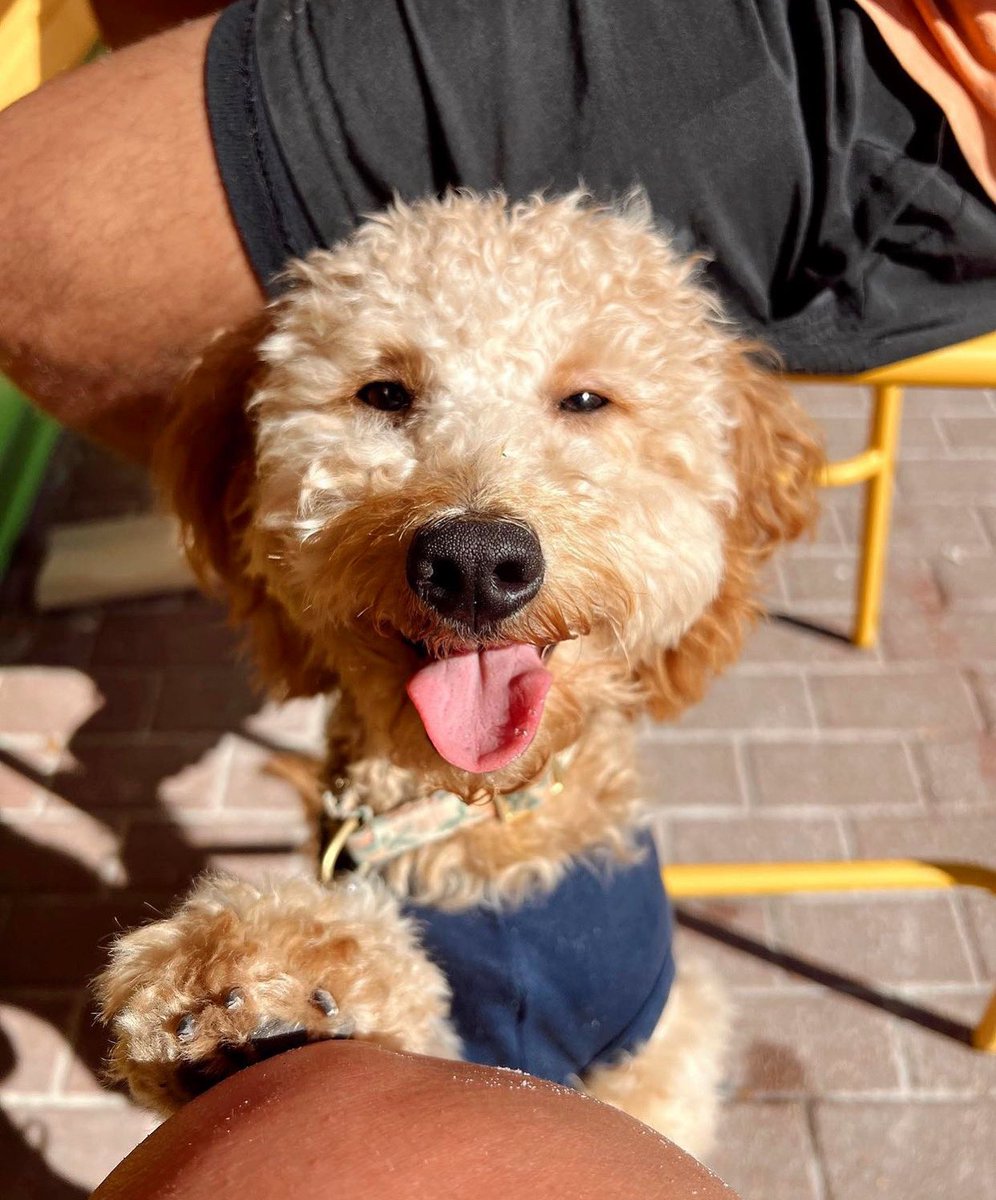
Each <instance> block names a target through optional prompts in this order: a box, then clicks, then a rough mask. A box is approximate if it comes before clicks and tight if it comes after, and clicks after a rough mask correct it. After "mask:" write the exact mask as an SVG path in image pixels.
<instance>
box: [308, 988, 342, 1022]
mask: <svg viewBox="0 0 996 1200" xmlns="http://www.w3.org/2000/svg"><path fill="white" fill-rule="evenodd" d="M311 1003H312V1004H313V1005H314V1006H315V1007H316V1008H320V1009H321V1010H322V1012H323V1013H324V1014H325V1015H326V1016H327V1017H334V1016H336V1015H337V1014H338V1012H339V1005H338V1004H336V1002H335V997H334V996H333V995H332V993H331V992H327V991H326V990H325V988H315V990H314V991H313V992H312V993H311Z"/></svg>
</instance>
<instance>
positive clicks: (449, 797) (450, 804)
mask: <svg viewBox="0 0 996 1200" xmlns="http://www.w3.org/2000/svg"><path fill="white" fill-rule="evenodd" d="M568 759H569V754H567V753H565V754H560V755H557V756H555V757H554V759H553V760H552V762H551V763H550V765H549V767H547V769H546V770H545V771H544V772H543V774H542V775H541V776H540V777H539V779H538V780H537V781H536V782H535V783H534V784H533V785H532V786H531V787H528V788H523V789H522V790H520V791H517V792H505V793H504V794H497V793H494V794H492V793H490V792H484V791H482V792H481V794H480V796H479V797H475V798H474V799H472V800H470V801H467V800H465V799H464V798H463V797H462V796H458V795H457V794H456V792H448V791H446V790H445V789H443V788H439V789H437V790H435V791H433V792H430V793H429V794H428V795H426V796H421V797H419V799H417V800H410V801H409V802H408V803H407V804H399V805H398V807H397V808H393V809H391V811H390V812H386V813H375V812H374V811H373V809H372V808H371V807H370V806H369V805H367V804H357V803H356V802H355V797H354V796H352V795H350V792H351V788H350V784H349V780H348V779H347V778H345V777H343V776H340V777H339V778H337V779H336V780H335V781H334V783H333V786H332V787H330V788H328V789H326V790H325V791H324V792H323V793H322V819H321V823H320V840H319V860H318V861H319V869H318V874H319V879H320V880H321V882H322V883H328V882H329V881H330V880H332V879H333V878H334V877H335V876H336V875H339V874H345V873H346V872H350V871H356V872H359V873H361V874H362V873H365V872H367V871H370V870H373V869H376V868H377V867H381V866H383V865H384V864H385V863H388V862H390V861H391V860H392V859H394V858H397V857H398V855H399V854H405V853H406V852H407V851H409V850H417V849H418V848H419V847H420V846H427V845H429V844H431V843H432V842H441V841H444V840H445V839H446V838H449V837H453V835H454V834H457V833H460V832H461V831H462V830H464V829H471V828H473V827H474V826H475V825H482V824H484V823H485V822H487V821H516V820H519V819H520V818H522V817H524V816H526V815H527V814H528V813H530V812H532V811H533V810H534V809H536V808H538V807H539V806H540V804H542V803H543V801H544V800H546V799H547V798H548V797H550V796H556V795H559V793H560V792H562V791H563V790H564V784H563V778H562V776H563V773H564V771H565V770H566V768H567V764H568Z"/></svg>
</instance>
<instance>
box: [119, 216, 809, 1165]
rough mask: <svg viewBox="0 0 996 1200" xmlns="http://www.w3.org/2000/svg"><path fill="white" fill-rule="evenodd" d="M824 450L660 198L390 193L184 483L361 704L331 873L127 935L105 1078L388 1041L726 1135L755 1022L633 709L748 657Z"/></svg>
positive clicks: (168, 454) (268, 325) (348, 734)
mask: <svg viewBox="0 0 996 1200" xmlns="http://www.w3.org/2000/svg"><path fill="white" fill-rule="evenodd" d="M820 462H821V451H820V448H819V443H818V439H817V438H816V437H815V436H814V434H813V432H812V430H811V427H810V423H809V421H808V419H807V418H806V416H805V414H804V413H803V412H802V410H801V409H800V408H799V406H798V405H797V404H796V403H795V401H794V400H793V399H792V397H791V395H790V394H789V392H788V390H787V389H786V387H785V386H784V384H783V383H782V382H780V381H779V380H778V378H777V377H776V375H774V374H773V373H772V372H771V371H770V370H768V369H765V364H764V362H763V356H762V354H761V352H760V351H759V349H758V347H756V346H754V345H752V344H751V343H749V342H748V341H746V340H744V339H743V338H741V337H740V336H738V334H737V333H736V331H735V330H734V329H732V327H730V325H729V324H728V323H727V322H726V321H725V320H724V318H723V315H722V312H721V310H720V308H719V306H718V304H717V303H716V301H715V300H714V299H713V298H712V296H711V295H710V293H709V292H708V290H707V289H706V288H705V287H703V286H702V283H701V279H700V266H699V264H697V263H696V262H695V261H692V260H689V259H688V258H687V257H683V256H681V255H679V254H677V253H676V252H675V251H674V250H673V248H672V247H671V245H670V243H669V241H668V239H667V238H666V237H665V236H663V235H662V234H661V233H659V232H658V231H657V230H656V229H655V227H654V224H653V221H652V218H651V216H650V213H649V211H648V207H647V205H646V204H645V203H643V202H641V201H640V200H639V198H630V200H629V201H627V202H626V203H623V204H621V205H618V206H615V207H611V206H609V207H607V206H600V205H598V204H596V203H594V202H593V201H591V200H590V199H588V198H586V197H585V195H583V194H582V193H578V194H575V195H570V196H566V197H563V198H554V199H550V198H543V197H534V198H532V199H530V200H527V201H522V202H517V203H512V202H510V201H508V200H507V199H506V198H504V197H503V196H501V195H490V196H480V195H472V194H464V193H453V194H449V195H446V196H445V197H443V198H441V199H434V200H427V201H424V202H419V203H415V204H410V205H409V204H403V203H400V202H397V203H395V204H394V205H393V206H392V207H391V208H389V209H388V210H386V211H385V212H384V213H383V214H381V215H378V216H375V217H373V218H371V219H369V220H368V221H367V222H366V223H365V224H363V225H362V226H361V227H360V228H359V229H358V231H357V232H356V233H355V234H354V235H353V236H352V237H351V238H350V239H349V240H348V241H346V242H345V243H343V244H342V245H340V246H338V247H337V248H335V249H333V250H331V251H327V252H326V251H322V252H316V253H314V254H312V255H311V256H310V257H309V258H308V259H307V260H305V261H302V262H298V263H296V264H295V265H293V266H292V267H291V268H290V282H289V286H288V288H287V290H286V292H285V294H284V295H283V296H282V297H281V298H280V299H278V300H277V301H275V302H274V303H272V304H271V305H270V306H269V308H268V309H267V310H266V312H265V313H264V315H263V316H262V317H261V318H260V319H259V320H257V321H256V322H254V323H253V324H251V325H250V326H249V327H247V328H244V329H242V330H239V331H236V332H235V333H230V334H227V335H225V336H222V337H220V338H218V339H217V340H216V341H215V342H214V343H213V344H212V345H211V346H210V347H209V348H208V349H207V350H206V352H205V353H204V355H203V357H202V359H201V361H200V362H199V364H198V365H197V366H196V367H195V368H194V369H193V371H192V373H191V374H190V376H189V379H188V381H187V383H186V385H185V387H184V388H183V389H181V393H180V396H179V398H178V401H177V404H176V408H175V411H174V413H173V416H172V419H171V422H170V425H169V428H168V429H167V430H166V432H165V435H164V438H163V442H162V445H161V448H160V451H159V454H158V466H157V471H158V474H159V477H160V479H161V481H162V483H163V486H164V488H165V491H166V494H167V496H168V498H169V500H170V502H171V503H172V505H173V508H174V509H175V511H176V513H177V514H178V516H179V518H180V521H181V523H182V527H183V530H184V535H185V543H186V549H187V552H188V555H189V557H190V559H191V561H192V563H193V564H194V566H195V567H196V568H197V570H198V571H199V573H200V575H201V577H202V579H203V580H204V581H205V583H206V584H208V585H214V586H216V587H219V586H220V589H221V591H222V593H223V594H224V596H225V597H226V599H227V602H228V605H229V608H230V611H231V615H232V618H233V620H234V621H235V622H237V623H238V624H239V625H241V626H243V627H244V628H245V630H246V631H247V636H248V642H249V645H250V647H251V651H252V654H253V656H254V659H255V662H256V664H257V666H258V670H259V673H260V676H261V679H262V682H263V683H264V684H265V685H266V687H268V688H269V690H270V691H271V692H273V693H274V694H276V695H277V696H281V697H292V696H313V695H318V694H323V695H327V696H329V697H331V698H332V703H331V706H330V708H331V715H330V718H329V726H328V759H327V763H326V766H325V769H324V773H323V780H322V785H321V786H320V788H319V789H318V792H319V793H320V796H319V795H316V800H315V808H316V813H315V816H316V818H320V820H321V822H322V824H323V826H324V835H323V838H322V847H321V852H322V857H323V863H324V869H323V880H322V881H318V882H311V881H308V880H305V879H298V880H292V881H289V882H285V883H280V884H275V885H273V886H271V887H269V888H258V887H255V886H253V885H251V884H249V883H246V882H243V881H239V880H236V879H230V878H225V877H220V876H214V877H209V878H207V879H205V880H202V881H201V882H200V883H199V884H198V885H197V886H196V887H195V888H194V890H193V892H192V894H191V895H190V896H189V897H188V898H187V899H186V900H185V901H184V902H183V903H182V904H181V905H180V907H179V908H178V909H177V910H176V911H175V913H174V914H173V915H172V916H170V917H168V918H167V919H165V920H159V921H156V922H154V923H152V924H150V925H147V926H145V927H144V928H140V929H138V930H136V931H133V932H131V933H129V934H127V935H125V936H124V937H122V938H121V939H120V940H119V941H118V942H117V944H116V945H115V946H114V948H113V950H112V955H111V961H110V965H109V966H108V968H107V969H106V971H105V972H104V974H103V975H102V976H101V978H100V979H99V981H98V988H97V990H98V994H99V999H100V1004H101V1011H102V1015H103V1018H104V1020H105V1021H107V1022H109V1024H110V1025H111V1028H112V1031H113V1035H114V1046H113V1050H112V1055H111V1068H110V1069H111V1072H112V1074H113V1076H114V1077H115V1078H117V1079H120V1080H124V1081H126V1082H127V1084H128V1085H129V1087H130V1088H131V1091H132V1093H133V1094H134V1096H135V1097H136V1098H137V1099H138V1100H139V1101H141V1102H142V1103H144V1104H146V1105H148V1106H150V1107H152V1108H153V1109H156V1110H158V1111H160V1112H163V1113H165V1112H169V1111H171V1110H173V1109H174V1108H176V1107H177V1106H178V1105H179V1104H182V1103H183V1102H184V1101H185V1100H186V1099H188V1098H189V1097H190V1096H191V1095H194V1094H196V1093H197V1092H199V1091H202V1090H204V1088H206V1087H208V1086H210V1085H211V1084H212V1083H213V1082H215V1081H216V1080H217V1079H219V1078H221V1077H223V1076H224V1075H226V1074H229V1073H230V1072H231V1071H233V1070H235V1069H237V1068H238V1067H239V1066H241V1065H244V1064H245V1063H246V1062H250V1061H254V1060H255V1059H257V1058H259V1057H262V1056H265V1055H266V1054H269V1053H272V1052H275V1051H276V1050H279V1049H283V1048H285V1047H286V1046H287V1045H290V1044H295V1043H298V1042H301V1041H307V1040H314V1039H319V1038H329V1037H354V1038H363V1039H367V1040H370V1041H374V1042H377V1043H380V1044H382V1045H384V1046H388V1047H392V1048H395V1049H400V1050H406V1051H411V1052H415V1053H425V1054H433V1055H439V1056H442V1057H457V1056H460V1055H465V1056H466V1057H468V1058H471V1059H474V1060H476V1061H480V1062H490V1063H494V1064H495V1065H499V1066H506V1067H513V1068H519V1069H523V1070H527V1071H530V1072H532V1073H533V1074H539V1075H544V1076H546V1077H547V1078H550V1079H553V1080H556V1081H558V1082H562V1083H569V1084H573V1085H574V1086H579V1087H581V1088H583V1089H584V1090H586V1091H587V1092H588V1093H590V1094H591V1095H593V1096H595V1097H598V1098H600V1099H601V1100H603V1101H606V1102H608V1103H611V1104H614V1105H617V1106H618V1107H620V1108H622V1109H624V1110H625V1111H627V1112H629V1113H630V1114H632V1115H633V1116H635V1117H637V1118H639V1119H641V1120H642V1121H644V1122H646V1123H647V1124H649V1125H651V1126H653V1127H654V1128H655V1129H657V1130H659V1131H660V1132H662V1133H664V1134H666V1135H667V1136H669V1137H671V1138H672V1139H673V1140H675V1141H677V1142H678V1143H679V1144H680V1145H682V1146H684V1147H685V1148H686V1149H688V1150H689V1151H691V1152H692V1153H695V1154H698V1155H701V1154H703V1153H704V1152H706V1150H707V1148H708V1145H709V1141H710V1138H711V1135H712V1130H713V1126H714V1122H715V1116H716V1108H717V1094H718V1084H719V1079H720V1074H721V1069H722V1067H721V1062H722V1049H723V1044H724V1041H725V1027H726V1025H727V1024H728V1016H727V1014H726V1006H725V1001H724V998H723V995H722V992H721V989H720V988H719V987H718V985H717V984H716V982H715V981H714V980H712V979H711V978H710V977H708V976H706V975H704V974H703V973H701V972H699V973H696V972H694V971H692V972H688V971H684V972H682V973H681V974H679V975H678V977H677V980H675V970H674V962H673V959H672V957H671V951H670V924H669V921H670V914H669V912H668V909H667V903H666V899H665V897H664V893H663V890H662V887H661V884H660V875H659V864H658V863H657V859H656V853H655V851H654V848H653V845H652V840H651V839H650V838H649V836H648V834H647V833H646V831H645V829H644V828H643V825H644V824H645V816H646V806H645V805H644V803H643V800H642V798H641V794H640V788H639V785H638V782H637V779H636V775H635V771H634V754H633V725H634V721H635V719H636V718H639V717H640V716H641V715H642V714H647V713H649V714H651V715H652V716H654V717H656V718H658V719H668V718H674V717H676V716H677V715H678V714H679V713H681V712H682V711H683V710H684V709H685V708H687V707H688V706H689V705H691V704H694V703H695V702H696V701H697V700H699V699H700V697H701V696H702V694H703V692H704V690H705V688H706V686H707V684H708V682H709V681H710V680H711V679H712V678H713V677H714V676H715V675H716V674H717V673H719V672H720V671H722V670H723V668H724V667H726V666H727V665H729V664H730V663H731V662H733V661H734V660H735V659H736V657H737V655H738V652H739V650H740V647H741V642H742V639H743V637H744V633H745V630H746V629H747V628H748V627H749V625H750V623H751V621H752V620H753V619H754V617H755V615H756V612H757V601H756V591H757V577H758V571H759V568H760V567H761V566H762V565H763V563H764V562H765V561H766V560H767V559H768V557H769V556H770V554H771V553H772V552H773V551H774V549H775V548H776V547H777V546H778V544H779V543H781V542H783V541H785V540H787V539H791V538H795V537H797V536H799V535H800V534H801V533H802V532H803V531H804V530H805V529H806V528H807V527H808V526H809V525H810V523H811V522H812V520H813V518H814V512H815V480H816V477H817V472H818V468H819V465H820ZM343 864H346V865H347V866H348V868H349V869H347V870H343V869H342V868H343Z"/></svg>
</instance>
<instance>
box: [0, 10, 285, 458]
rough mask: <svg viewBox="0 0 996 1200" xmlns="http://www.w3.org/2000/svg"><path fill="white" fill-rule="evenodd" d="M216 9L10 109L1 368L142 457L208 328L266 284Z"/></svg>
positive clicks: (251, 306)
mask: <svg viewBox="0 0 996 1200" xmlns="http://www.w3.org/2000/svg"><path fill="white" fill-rule="evenodd" d="M213 21H214V18H213V17H205V18H201V19H199V20H196V21H192V22H190V23H189V24H186V25H181V26H179V27H178V28H176V29H172V30H169V31H168V32H166V33H163V34H160V35H158V36H156V37H153V38H150V39H149V40H147V41H144V42H140V43H139V44H138V45H135V46H130V47H128V48H127V49H124V50H121V51H119V52H117V53H115V54H113V55H111V56H109V57H108V58H107V59H106V60H103V61H99V62H95V63H92V64H91V65H89V66H86V67H83V68H81V69H79V70H77V71H73V72H70V73H69V74H67V75H64V76H62V77H60V78H58V79H56V80H54V81H52V82H51V83H49V84H46V85H45V86H44V87H42V88H41V89H40V90H39V91H37V92H35V93H33V94H32V95H30V96H28V97H26V98H25V99H24V100H22V101H20V102H19V103H17V104H15V105H13V106H12V107H11V108H9V109H7V110H6V111H4V112H2V113H0V179H2V180H3V186H2V187H0V281H2V287H0V371H4V372H5V373H7V374H8V375H9V376H10V377H11V378H12V379H13V380H14V381H15V382H16V383H17V384H18V385H19V386H20V387H22V388H23V389H24V390H25V391H26V392H27V393H28V395H30V396H31V397H32V398H33V399H34V400H35V401H36V402H37V403H38V404H39V405H41V406H42V407H43V408H46V409H47V410H48V411H49V412H50V413H52V414H53V415H54V416H55V417H56V418H57V419H58V420H60V421H61V422H63V423H64V424H66V425H69V426H71V427H73V428H76V429H78V430H81V431H83V432H84V433H87V434H89V435H90V436H92V437H95V438H97V439H99V440H102V441H105V442H106V443H107V444H109V445H112V446H114V447H115V448H116V449H118V450H121V451H123V452H124V453H126V454H129V455H130V456H132V457H134V458H138V459H145V458H146V457H147V455H148V451H149V447H150V444H151V441H152V439H153V437H154V435H155V433H156V431H157V430H158V429H159V427H160V426H161V424H162V419H163V414H162V411H161V406H162V403H163V397H164V396H165V395H166V394H167V393H168V392H169V390H170V389H171V388H172V386H173V385H174V383H175V382H176V380H177V378H178V376H179V375H180V374H181V373H182V371H183V370H184V369H185V368H186V367H187V366H188V365H189V362H190V360H191V358H192V357H193V356H194V355H195V354H196V353H197V351H198V350H199V349H200V347H201V346H202V345H203V344H204V342H205V341H206V340H207V339H208V338H209V337H210V336H211V334H212V333H213V332H214V331H215V330H217V329H219V328H222V327H230V326H232V325H235V324H238V323H240V322H242V321H243V320H245V319H246V318H248V317H250V316H251V315H252V314H253V313H254V312H256V311H257V310H258V309H259V308H260V307H261V305H262V303H263V298H262V294H261V292H260V289H259V286H258V284H257V282H256V280H255V277H254V275H253V273H252V270H251V269H250V267H249V265H248V263H247V261H246V258H245V256H244V254H243V251H242V246H241V243H240V241H239V237H238V234H237V232H236V229H235V226H234V224H233V222H232V220H231V217H230V215H229V210H228V203H227V200H226V197H225V193H224V190H223V188H222V184H221V180H220V178H219V175H218V170H217V167H216V165H215V159H214V152H213V149H212V144H211V138H210V134H209V130H208V122H207V116H206V112H205V106H204V87H203V75H204V53H205V47H206V44H207V38H208V34H209V32H210V29H211V27H212V24H213Z"/></svg>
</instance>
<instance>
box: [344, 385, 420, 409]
mask: <svg viewBox="0 0 996 1200" xmlns="http://www.w3.org/2000/svg"><path fill="white" fill-rule="evenodd" d="M356 398H357V400H360V401H362V402H363V403H364V404H366V405H368V406H369V407H370V408H378V409H380V411H381V412H404V411H405V409H407V408H411V406H412V397H411V393H410V392H409V391H408V389H407V388H406V387H403V386H402V385H401V384H400V383H392V382H390V381H389V380H377V381H375V382H374V383H367V384H364V385H363V387H361V388H360V390H359V391H358V392H357V393H356Z"/></svg>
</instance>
